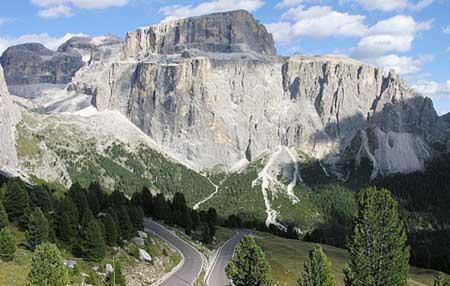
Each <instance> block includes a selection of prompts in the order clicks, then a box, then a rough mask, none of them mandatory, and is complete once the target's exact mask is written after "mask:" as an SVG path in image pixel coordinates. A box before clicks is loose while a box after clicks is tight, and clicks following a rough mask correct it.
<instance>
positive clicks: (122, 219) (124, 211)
mask: <svg viewBox="0 0 450 286" xmlns="http://www.w3.org/2000/svg"><path fill="white" fill-rule="evenodd" d="M117 217H118V219H119V227H120V233H121V235H122V237H123V238H124V239H130V238H131V237H132V236H133V235H134V228H133V224H132V223H131V219H130V214H129V212H128V207H126V206H124V205H122V206H120V207H119V210H118V213H117Z"/></svg>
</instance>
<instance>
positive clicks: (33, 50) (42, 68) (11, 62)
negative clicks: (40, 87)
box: [0, 43, 83, 85]
mask: <svg viewBox="0 0 450 286" xmlns="http://www.w3.org/2000/svg"><path fill="white" fill-rule="evenodd" d="M0 63H1V65H2V66H3V69H4V73H5V79H6V83H7V84H8V85H29V84H38V83H51V84H63V83H68V82H70V81H71V79H72V77H73V76H74V74H75V73H76V72H77V71H78V70H79V69H80V68H81V67H82V66H83V62H82V59H81V55H80V54H79V53H78V52H76V51H69V52H64V53H61V52H55V51H52V50H49V49H47V48H46V47H44V46H43V45H41V44H37V43H29V44H22V45H17V46H12V47H9V48H8V49H6V51H5V52H4V53H3V55H2V56H1V58H0Z"/></svg>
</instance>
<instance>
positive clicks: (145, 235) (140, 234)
mask: <svg viewBox="0 0 450 286" xmlns="http://www.w3.org/2000/svg"><path fill="white" fill-rule="evenodd" d="M137 233H138V235H139V237H141V238H144V239H145V238H147V237H148V234H147V233H146V232H144V231H140V230H138V232H137Z"/></svg>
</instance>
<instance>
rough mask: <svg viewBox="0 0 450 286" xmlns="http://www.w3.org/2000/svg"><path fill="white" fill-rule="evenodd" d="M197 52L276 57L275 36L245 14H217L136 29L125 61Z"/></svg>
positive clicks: (131, 33)
mask: <svg viewBox="0 0 450 286" xmlns="http://www.w3.org/2000/svg"><path fill="white" fill-rule="evenodd" d="M190 49H197V50H200V51H205V52H217V53H230V52H248V51H254V52H258V53H263V54H267V55H274V54H275V53H276V51H275V47H274V43H273V39H272V35H271V34H270V33H268V32H267V30H266V28H265V27H264V26H263V25H261V24H259V23H258V22H257V21H256V20H255V18H254V17H253V16H252V15H251V14H250V13H248V12H247V11H244V10H238V11H231V12H224V13H215V14H209V15H205V16H200V17H192V18H187V19H182V20H177V21H170V22H167V23H163V24H161V25H155V26H150V27H145V28H140V29H137V30H136V31H134V32H130V33H128V35H127V37H126V40H125V49H124V56H125V58H137V59H142V58H145V57H146V56H148V55H150V54H152V53H153V54H176V53H181V52H183V51H184V50H190Z"/></svg>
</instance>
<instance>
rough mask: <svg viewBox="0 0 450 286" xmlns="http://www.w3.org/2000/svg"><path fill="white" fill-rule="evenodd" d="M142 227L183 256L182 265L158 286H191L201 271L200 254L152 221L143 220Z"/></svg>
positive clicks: (201, 261) (201, 259)
mask: <svg viewBox="0 0 450 286" xmlns="http://www.w3.org/2000/svg"><path fill="white" fill-rule="evenodd" d="M144 226H145V227H146V228H147V229H148V230H150V231H151V232H153V233H154V234H156V235H157V236H159V237H161V238H162V239H164V240H165V241H167V242H168V243H170V244H171V245H172V246H173V247H175V248H176V249H178V250H179V251H180V252H181V254H182V256H183V265H182V266H181V267H180V268H179V269H178V270H177V271H176V272H175V273H173V274H172V275H170V276H169V277H168V278H167V279H166V280H164V281H163V282H161V283H160V284H158V285H164V286H186V285H193V284H194V283H195V281H196V280H197V278H198V276H199V275H200V272H201V271H202V266H203V258H202V256H201V255H200V253H199V252H198V251H197V250H196V249H195V248H194V247H193V246H191V245H189V244H188V243H186V242H185V241H184V240H182V239H180V238H178V237H177V236H176V235H174V234H173V233H171V232H169V231H168V230H167V229H166V228H164V227H163V226H161V225H160V224H158V223H156V222H154V221H152V220H145V221H144Z"/></svg>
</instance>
